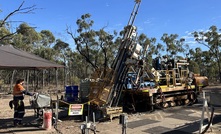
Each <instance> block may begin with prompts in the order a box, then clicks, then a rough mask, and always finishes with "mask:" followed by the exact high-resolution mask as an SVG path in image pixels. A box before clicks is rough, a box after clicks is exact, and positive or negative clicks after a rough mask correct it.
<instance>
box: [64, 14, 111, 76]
mask: <svg viewBox="0 0 221 134" xmlns="http://www.w3.org/2000/svg"><path fill="white" fill-rule="evenodd" d="M90 17H91V15H90V14H84V15H82V16H81V18H80V19H78V20H77V22H76V24H77V26H78V29H77V34H78V36H74V34H73V33H72V31H71V29H67V32H68V34H69V35H70V36H71V37H72V38H73V40H74V42H75V44H76V50H77V51H78V52H79V53H80V54H81V55H82V56H83V57H84V59H85V61H86V62H87V63H85V66H84V67H85V71H86V74H91V73H92V72H93V71H95V70H100V69H102V68H103V69H104V70H106V68H107V67H108V66H109V65H110V63H109V61H110V60H111V59H113V58H112V57H113V55H114V53H113V52H112V51H114V50H113V48H114V47H115V45H114V43H113V39H114V35H112V34H109V33H107V32H106V31H105V30H104V28H103V29H100V30H97V31H96V30H94V29H92V27H93V24H94V21H93V20H91V19H90ZM87 65H90V66H87Z"/></svg>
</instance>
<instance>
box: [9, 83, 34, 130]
mask: <svg viewBox="0 0 221 134" xmlns="http://www.w3.org/2000/svg"><path fill="white" fill-rule="evenodd" d="M23 84H24V79H18V80H17V81H16V84H15V86H14V90H13V104H14V126H21V125H22V119H23V117H24V115H25V105H24V102H23V100H24V95H29V96H33V95H34V93H30V92H28V91H27V90H26V89H25V88H24V87H23Z"/></svg>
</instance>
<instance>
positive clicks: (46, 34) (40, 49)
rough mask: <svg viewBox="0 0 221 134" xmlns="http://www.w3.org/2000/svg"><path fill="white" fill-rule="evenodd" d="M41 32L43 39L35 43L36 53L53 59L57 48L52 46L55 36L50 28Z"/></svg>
mask: <svg viewBox="0 0 221 134" xmlns="http://www.w3.org/2000/svg"><path fill="white" fill-rule="evenodd" d="M39 34H40V36H41V40H39V41H38V42H37V43H35V50H34V53H35V54H37V55H39V56H40V57H42V58H45V59H48V60H51V61H53V60H54V56H55V50H54V49H53V48H52V47H51V46H52V44H54V43H55V36H54V35H53V33H52V32H51V31H49V30H42V31H41V32H40V33H39Z"/></svg>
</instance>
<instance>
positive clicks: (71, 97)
mask: <svg viewBox="0 0 221 134" xmlns="http://www.w3.org/2000/svg"><path fill="white" fill-rule="evenodd" d="M78 92H79V91H78V86H65V100H66V101H67V102H74V101H75V100H77V98H78Z"/></svg>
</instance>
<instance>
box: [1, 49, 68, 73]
mask: <svg viewBox="0 0 221 134" xmlns="http://www.w3.org/2000/svg"><path fill="white" fill-rule="evenodd" d="M63 67H64V66H63V65H59V64H56V63H54V62H51V61H49V60H46V59H43V58H41V57H39V56H37V55H34V54H30V53H28V52H25V51H22V50H19V49H16V48H14V47H13V46H12V45H5V46H0V68H4V69H10V68H14V69H36V68H63Z"/></svg>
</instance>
